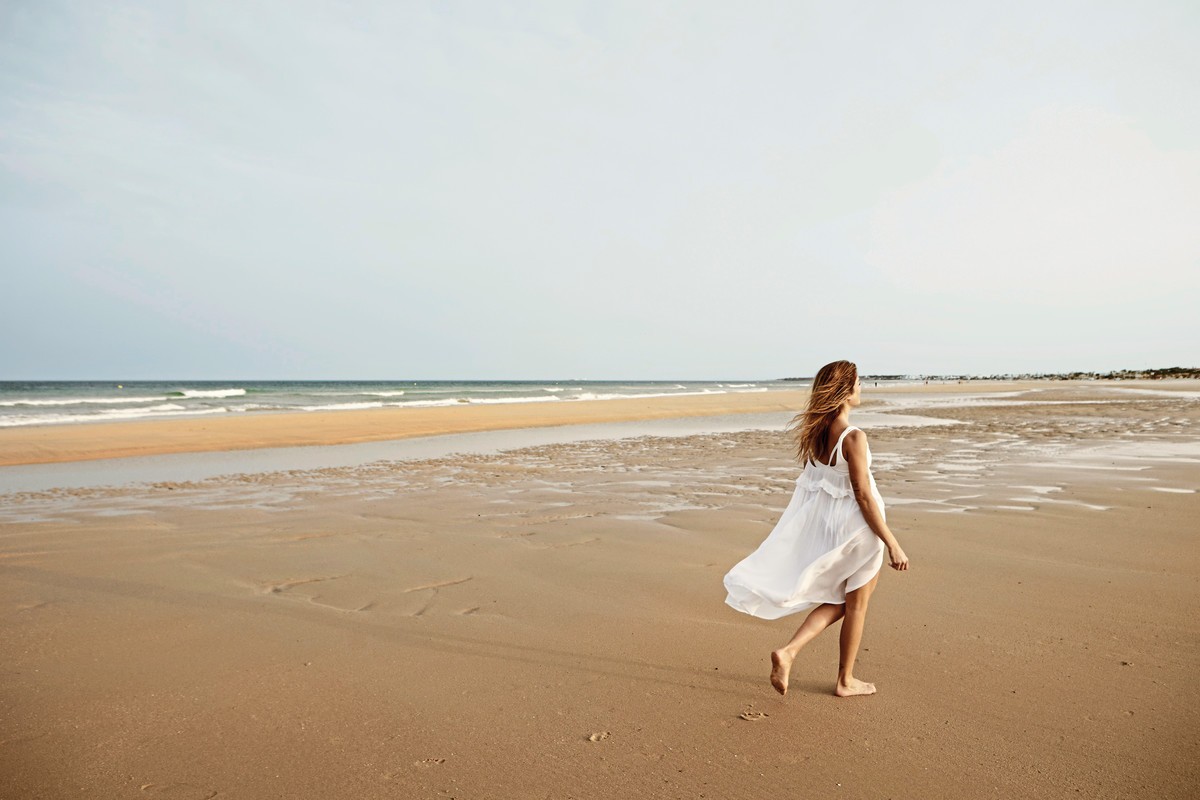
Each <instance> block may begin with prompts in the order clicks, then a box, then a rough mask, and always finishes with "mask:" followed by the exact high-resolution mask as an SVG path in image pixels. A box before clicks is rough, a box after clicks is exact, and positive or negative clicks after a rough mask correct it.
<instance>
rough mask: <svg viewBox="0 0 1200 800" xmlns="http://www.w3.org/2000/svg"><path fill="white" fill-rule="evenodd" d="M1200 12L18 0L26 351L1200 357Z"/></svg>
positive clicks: (268, 355) (198, 359)
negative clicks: (1199, 100) (1199, 43)
mask: <svg viewBox="0 0 1200 800" xmlns="http://www.w3.org/2000/svg"><path fill="white" fill-rule="evenodd" d="M1197 42H1200V4H1197V3H1195V2H1193V1H1190V0H1188V1H1183V2H1174V3H1170V2H1147V1H1145V0H1142V1H1140V2H1124V3H1113V2H1095V1H1094V0H1093V1H1090V2H1055V0H1038V1H1037V2H1007V3H994V2H987V3H983V2H923V3H921V2H918V3H894V2H875V3H856V2H837V3H832V2H795V1H794V0H793V1H792V2H781V3H764V2H737V3H733V2H721V3H716V2H679V3H659V2H652V0H637V1H636V2H626V3H618V2H603V3H600V2H597V3H575V2H564V0H548V1H547V2H540V3H539V2H507V3H506V2H498V1H495V0H480V1H479V2H471V3H465V2H406V1H405V0H395V1H393V2H317V0H286V2H285V1H284V0H279V2H248V1H247V0H237V1H236V2H223V1H221V0H201V1H200V2H158V1H157V0H146V1H145V2H109V1H108V0H77V2H56V1H55V0H8V1H7V2H4V3H0V210H2V211H0V270H2V272H0V280H2V283H0V286H3V289H2V291H0V380H3V379H38V378H42V379H71V378H125V379H135V378H193V379H200V378H214V379H215V378H229V379H233V378H237V379H254V378H264V379H265V378H297V379H299V378H309V379H323V378H327V379H336V378H364V379H365V378H377V379H392V378H395V379H402V378H413V379H420V378H426V379H435V378H448V379H454V378H460V379H470V378H475V379H503V378H514V379H517V378H529V379H544V378H593V379H621V378H624V379H658V378H661V379H673V378H692V379H710V378H711V379H720V378H771V377H782V376H786V375H811V374H813V372H814V371H815V370H816V368H817V367H819V366H820V365H821V364H823V363H825V362H827V361H831V360H834V359H837V358H849V359H851V360H854V361H856V362H858V364H859V366H860V368H861V369H862V370H863V371H864V372H867V373H876V374H880V373H909V374H917V373H974V374H983V373H993V372H1025V371H1060V370H1072V369H1084V370H1109V369H1119V368H1138V367H1156V366H1157V367H1161V366H1174V365H1181V366H1197V365H1200V313H1198V312H1197V307H1198V306H1200V302H1198V301H1200V102H1197V98H1198V97H1200V47H1198V46H1197Z"/></svg>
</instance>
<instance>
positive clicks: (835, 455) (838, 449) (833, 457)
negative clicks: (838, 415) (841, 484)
mask: <svg viewBox="0 0 1200 800" xmlns="http://www.w3.org/2000/svg"><path fill="white" fill-rule="evenodd" d="M856 430H858V428H856V427H854V426H853V425H847V426H846V430H844V431H842V435H841V436H839V437H838V440H837V444H835V445H834V446H833V452H832V453H830V454H829V466H831V467H832V466H833V465H834V464H836V463H837V462H838V459H839V458H840V459H841V460H842V461H845V460H846V457H845V456H844V455H842V440H843V439H845V438H846V434H847V433H849V432H850V431H856Z"/></svg>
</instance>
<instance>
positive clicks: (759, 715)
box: [738, 711, 771, 722]
mask: <svg viewBox="0 0 1200 800" xmlns="http://www.w3.org/2000/svg"><path fill="white" fill-rule="evenodd" d="M769 716H771V715H770V714H767V713H764V712H762V711H743V712H742V713H740V714H738V718H739V719H744V720H747V721H749V722H757V721H758V720H760V719H766V718H767V717H769Z"/></svg>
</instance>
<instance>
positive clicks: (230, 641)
mask: <svg viewBox="0 0 1200 800" xmlns="http://www.w3.org/2000/svg"><path fill="white" fill-rule="evenodd" d="M1001 388H1003V387H1001ZM1009 388H1011V387H1009ZM1024 388H1028V387H1024ZM1037 388H1038V391H1036V392H1033V393H1028V394H1024V395H1021V394H1017V395H1013V396H1008V397H999V398H997V399H995V400H992V401H987V400H986V399H985V400H982V401H973V402H972V403H971V404H969V405H966V406H962V405H959V406H954V405H947V404H946V401H947V400H948V399H949V396H948V395H949V393H952V392H955V391H962V392H967V393H971V394H978V393H979V390H980V387H978V386H972V385H968V386H965V387H963V388H962V389H961V390H960V389H959V388H958V387H949V388H948V387H941V388H940V389H939V390H938V391H930V392H929V393H928V394H920V393H915V392H914V393H909V394H906V395H903V396H901V395H893V396H891V397H888V396H886V395H885V396H884V399H887V400H893V401H896V402H897V403H900V405H901V406H902V407H903V411H904V413H923V414H927V415H930V416H939V417H944V418H949V419H956V420H960V421H962V422H963V423H964V424H962V425H953V426H947V427H937V428H935V427H927V428H882V429H878V430H873V431H870V432H869V433H870V436H871V443H872V449H873V451H874V453H875V456H876V463H875V471H876V478H877V480H878V482H879V484H880V488H881V491H882V493H883V495H884V498H885V500H887V501H888V502H889V511H888V516H889V520H890V522H891V523H892V527H893V529H894V530H895V531H896V532H897V534H898V536H899V538H900V540H901V542H902V543H903V544H904V546H905V548H906V550H907V551H908V553H909V555H910V557H911V558H912V564H913V566H912V571H911V572H909V573H906V574H897V573H894V572H891V571H887V573H886V574H885V575H884V576H883V578H882V580H881V583H880V587H879V590H878V592H877V593H876V595H875V598H874V600H873V602H872V608H871V614H870V617H869V618H868V622H867V630H866V635H865V638H864V643H863V646H864V650H863V652H862V654H861V656H860V661H859V668H858V670H857V671H858V672H859V674H860V675H861V677H863V678H864V679H866V680H872V681H875V682H876V683H877V684H878V686H879V688H880V693H879V694H878V695H876V696H874V697H870V698H855V699H851V700H839V699H837V698H835V697H833V696H832V693H831V690H832V687H833V678H834V676H835V673H836V666H837V641H836V635H835V632H833V631H830V632H827V633H826V634H825V636H824V637H822V638H821V639H818V640H817V641H816V642H815V643H814V644H813V645H812V646H811V647H810V648H809V649H808V650H806V651H805V652H804V653H802V654H801V656H800V657H799V658H798V659H797V662H796V665H795V668H794V670H793V674H792V689H791V691H790V692H789V694H788V696H787V697H779V696H778V695H776V694H775V693H774V691H773V690H772V689H771V687H770V685H769V684H768V682H767V674H768V670H769V663H768V659H767V655H768V652H769V651H770V649H771V648H772V647H775V646H778V644H780V643H781V642H782V641H784V640H785V639H786V638H787V636H788V635H789V634H790V632H791V630H792V629H793V627H794V625H795V624H797V623H798V622H799V621H800V620H799V619H796V618H793V619H787V620H782V621H778V622H771V623H768V622H763V621H759V620H754V619H751V618H748V617H745V616H742V615H739V614H737V613H735V612H733V611H731V610H730V609H728V608H727V607H725V606H724V605H723V603H722V600H723V598H724V594H723V591H722V589H721V583H720V582H721V577H722V575H723V574H724V572H725V571H726V570H727V569H728V568H729V566H731V565H732V564H733V563H734V562H736V561H737V560H738V559H740V558H741V557H742V556H744V555H745V554H746V553H747V552H749V550H750V549H752V548H753V547H754V546H756V545H757V543H758V542H759V541H760V540H761V539H762V537H763V536H765V535H766V533H767V532H769V530H770V528H771V525H772V524H773V522H774V520H775V519H776V517H777V516H778V514H779V512H780V511H781V510H782V508H783V506H784V505H785V504H786V503H787V501H788V499H789V497H790V493H791V489H792V483H793V480H794V478H795V475H796V473H797V469H796V467H795V465H794V464H793V463H791V461H790V460H789V443H788V442H787V441H786V439H784V438H783V436H782V435H781V434H779V433H774V432H762V431H752V432H744V433H724V434H712V435H702V436H688V437H679V438H653V437H645V438H639V439H632V440H620V441H601V442H596V441H593V442H581V443H576V444H560V445H552V446H542V447H534V448H528V449H524V450H517V451H511V452H506V453H500V454H496V455H477V456H469V457H460V458H444V459H438V460H432V461H420V462H404V463H398V462H381V463H374V464H367V465H363V466H360V467H352V468H340V469H329V470H316V471H309V472H290V473H274V474H264V475H248V476H240V477H237V478H225V479H215V480H210V481H204V482H198V483H191V484H158V485H149V486H144V487H135V488H125V489H97V490H93V491H86V490H72V491H61V492H43V493H37V494H21V495H10V496H8V497H4V498H0V519H6V520H8V521H7V522H6V523H5V524H4V527H3V529H2V531H0V576H2V580H0V652H2V653H3V654H4V662H5V663H4V671H3V676H2V677H0V687H2V693H0V796H2V797H5V798H7V797H13V798H18V797H19V798H41V797H45V798H59V797H81V798H83V797H87V798H93V797H130V798H145V797H176V798H192V797H194V798H209V797H220V798H224V797H237V798H242V797H245V798H274V797H278V798H294V797H354V798H375V797H380V798H382V797H389V798H391V797H395V798H425V797H430V798H436V797H458V798H527V797H537V798H543V797H551V798H571V797H574V798H628V797H655V798H657V797H664V798H667V797H672V798H673V797H686V798H695V797H708V798H742V797H745V798H760V797H764V796H769V795H770V794H772V793H777V792H779V791H784V792H787V793H788V794H789V795H793V796H801V797H842V798H858V797H863V798H868V797H869V798H879V797H897V798H906V797H922V798H923V797H932V798H962V797H972V798H975V797H1005V798H1007V797H1013V796H1028V797H1081V796H1082V797H1106V798H1107V797H1139V798H1142V797H1156V798H1158V797H1179V798H1183V797H1192V796H1194V795H1195V793H1196V790H1197V785H1198V783H1197V782H1198V780H1200V766H1198V764H1197V759H1198V754H1200V746H1198V745H1200V734H1198V730H1200V726H1198V723H1200V718H1198V717H1200V713H1198V712H1200V690H1198V689H1197V687H1196V683H1195V681H1194V676H1193V674H1192V673H1193V671H1194V666H1195V664H1196V663H1197V661H1198V658H1197V657H1198V655H1200V653H1198V652H1197V650H1198V644H1200V637H1198V636H1197V634H1198V633H1200V615H1197V611H1200V608H1198V607H1197V606H1198V605H1200V604H1198V602H1197V601H1198V599H1200V588H1198V587H1200V548H1198V547H1197V545H1196V541H1195V538H1196V534H1197V527H1198V526H1197V520H1198V519H1200V513H1198V512H1200V502H1198V501H1200V494H1197V490H1198V489H1200V436H1197V428H1196V423H1197V421H1198V420H1200V403H1198V402H1197V400H1196V398H1195V396H1194V395H1192V394H1189V393H1188V392H1186V391H1185V392H1182V393H1176V394H1175V395H1166V396H1156V395H1133V394H1129V393H1125V394H1122V393H1121V391H1120V390H1117V389H1109V388H1106V387H1095V386H1090V385H1050V386H1041V387H1037ZM1183 388H1185V389H1186V388H1187V387H1183ZM1192 388H1193V389H1194V387H1192ZM922 391H923V392H924V389H923V388H922ZM1014 391H1015V390H1014ZM868 395H870V387H868ZM920 396H923V397H925V398H927V399H926V400H924V401H922V402H925V404H926V405H925V407H924V408H923V409H922V410H920V411H919V412H918V410H917V409H918V406H916V405H912V404H911V403H910V402H909V401H912V403H916V402H918V400H914V399H913V398H914V397H917V398H918V399H919V397H920ZM1040 400H1053V401H1055V402H1054V403H1042V402H1030V401H1040ZM901 401H903V402H902V403H901ZM1081 401H1086V402H1081ZM989 402H990V403H991V404H989ZM876 407H877V408H878V404H877V406H876ZM264 419H265V418H264ZM143 424H145V425H150V424H152V423H143Z"/></svg>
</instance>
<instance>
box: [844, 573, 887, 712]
mask: <svg viewBox="0 0 1200 800" xmlns="http://www.w3.org/2000/svg"><path fill="white" fill-rule="evenodd" d="M878 582H879V573H875V577H874V578H871V580H870V581H869V582H868V583H867V584H866V585H865V586H862V587H860V588H858V589H855V590H854V591H853V592H846V618H845V619H844V620H842V635H841V639H840V643H841V663H839V664H838V680H837V688H835V689H834V694H836V695H837V696H838V697H853V696H855V695H860V694H874V693H875V684H873V683H865V682H864V681H860V680H859V679H858V678H855V677H854V661H855V659H857V658H858V645H859V644H860V643H861V642H862V633H863V625H864V624H865V623H866V621H867V603H868V602H869V601H870V600H871V592H873V591H875V584H876V583H878Z"/></svg>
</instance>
